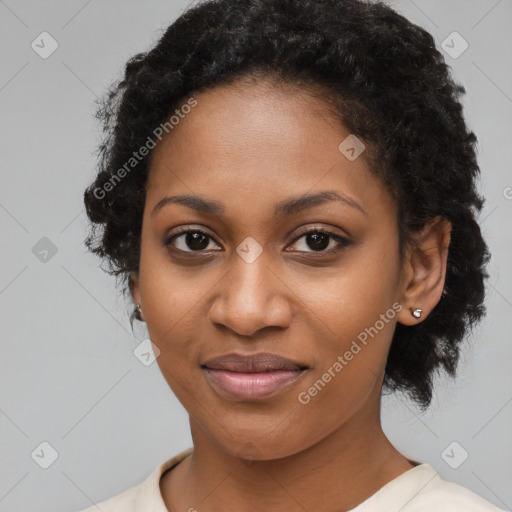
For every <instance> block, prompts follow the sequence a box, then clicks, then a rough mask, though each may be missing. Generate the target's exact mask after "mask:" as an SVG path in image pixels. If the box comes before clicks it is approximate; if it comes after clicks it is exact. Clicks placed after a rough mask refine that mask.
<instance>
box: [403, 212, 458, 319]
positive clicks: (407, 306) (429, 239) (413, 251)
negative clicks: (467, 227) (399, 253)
mask: <svg viewBox="0 0 512 512" xmlns="http://www.w3.org/2000/svg"><path fill="white" fill-rule="evenodd" d="M451 229H452V225H451V223H450V222H449V221H448V220H446V219H445V218H444V217H441V216H437V217H435V218H434V219H432V220H431V221H429V222H428V223H427V224H426V225H425V227H424V228H423V229H422V230H421V231H420V232H419V233H418V234H417V235H416V236H415V237H414V238H415V243H414V244H412V245H411V246H410V247H408V249H407V251H406V255H405V258H404V267H403V274H402V292H401V293H402V300H401V304H402V306H403V309H402V310H401V311H400V312H399V314H398V315H397V320H398V322H400V323H401V324H404V325H415V324H417V323H418V322H421V321H422V320H424V319H425V318H426V317H427V316H428V315H429V313H430V312H431V311H432V310H433V309H434V308H435V306H436V305H437V303H438V302H439V300H440V299H441V295H442V293H443V289H444V282H445V277H446V262H447V259H448V247H449V245H450V233H451ZM411 309H413V310H414V309H421V310H422V312H421V318H419V319H418V318H415V317H414V316H413V315H412V312H411Z"/></svg>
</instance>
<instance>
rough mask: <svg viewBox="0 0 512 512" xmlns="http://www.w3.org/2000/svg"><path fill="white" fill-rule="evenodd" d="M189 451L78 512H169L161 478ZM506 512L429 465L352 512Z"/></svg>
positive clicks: (391, 484) (387, 486) (389, 485)
mask: <svg viewBox="0 0 512 512" xmlns="http://www.w3.org/2000/svg"><path fill="white" fill-rule="evenodd" d="M192 450H193V448H189V449H187V450H185V451H183V452H181V453H179V454H177V455H175V456H174V457H172V458H170V459H168V460H167V461H165V462H162V463H161V464H160V465H158V466H157V467H156V468H155V469H154V470H153V472H152V473H151V474H150V475H149V476H148V477H147V478H146V479H145V480H144V481H143V482H141V483H140V484H138V485H135V486H133V487H130V488H129V489H126V490H125V491H123V492H121V493H119V494H117V495H115V496H112V497H111V498H107V499H105V500H103V501H101V502H98V503H97V505H92V506H91V507H89V508H87V509H84V510H81V511H79V512H98V510H101V511H102V512H169V511H168V510H167V507H166V506H165V503H164V501H163V498H162V494H161V493H160V477H161V476H162V475H163V473H165V471H167V470H169V469H171V468H173V467H174V466H176V465H177V464H178V463H179V462H181V461H182V460H183V459H184V458H185V457H186V456H187V455H189V454H190V453H191V452H192ZM392 511H393V512H395V511H396V512H398V511H400V512H505V511H504V510H503V509H499V508H497V507H496V506H495V505H493V504H492V503H490V502H488V501H486V500H485V499H484V498H482V497H481V496H479V495H477V494H475V493H474V492H472V491H470V490H469V489H466V488H465V487H462V486H460V485H458V484H455V483H452V482H447V481H445V480H442V479H441V477H440V476H439V474H438V473H437V472H436V471H435V470H434V469H433V468H432V467H431V466H430V465H429V464H426V463H424V464H419V465H418V466H415V467H414V468H411V469H409V470H408V471H406V472H405V473H402V474H401V475H399V476H397V477H396V478H395V479H393V480H391V481H390V482H388V483H387V484H385V485H384V486H383V487H381V488H380V489H379V490H378V491H377V492H375V493H374V494H372V496H370V497H369V498H367V499H366V500H365V501H363V502H362V503H360V504H359V505H358V506H357V507H355V508H353V509H352V510H351V511H349V512H392Z"/></svg>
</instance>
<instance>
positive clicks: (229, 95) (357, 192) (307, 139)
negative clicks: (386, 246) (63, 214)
mask: <svg viewBox="0 0 512 512" xmlns="http://www.w3.org/2000/svg"><path fill="white" fill-rule="evenodd" d="M193 97H194V99H195V100H196V102H197V105H196V106H195V107H194V108H193V109H191V111H190V112H189V113H188V114H186V115H182V116H181V117H180V120H179V123H178V124H177V125H176V126H174V128H173V129H172V131H170V133H169V134H168V135H166V136H165V137H164V138H163V140H162V141H161V142H160V143H159V144H158V145H157V147H156V148H155V150H154V154H153V158H152V163H151V169H150V174H149V178H148V184H147V204H148V206H152V207H154V206H155V205H156V204H157V203H158V201H161V200H162V197H163V196H165V195H167V194H187V195H199V196H204V197H210V198H212V197H213V198H216V199H218V200H219V201H220V202H222V203H223V204H224V205H226V208H225V210H226V213H227V214H229V213H230V209H231V207H232V209H233V210H234V211H235V210H238V211H240V209H242V210H244V211H246V212H248V211H252V213H254V214H256V213H259V212H260V211H262V210H263V211H265V212H267V213H269V214H270V213H273V212H274V211H275V205H276V203H279V202H282V201H283V200H284V199H286V198H288V197H290V196H297V195H301V194H310V193H315V192H319V191H322V190H327V189H329V190H337V191H338V192H339V193H340V194H343V195H345V196H348V197H354V198H357V202H358V203H360V204H362V205H363V207H365V208H369V207H370V204H371V203H372V201H375V200H376V199H380V200H381V203H382V200H385V199H386V198H385V195H386V192H385V190H384V185H383V184H382V183H381V181H380V180H378V179H377V178H376V177H375V176H374V175H373V174H372V173H371V172H370V170H369V167H368V165H367V162H366V159H365V158H364V157H365V155H364V151H363V153H362V154H361V156H359V157H358V158H356V159H349V158H347V155H346V154H345V153H343V152H342V151H340V144H342V143H343V142H344V141H345V140H347V138H349V139H348V140H349V141H350V140H352V139H350V137H353V136H352V135H351V134H350V132H349V131H347V129H346V128H345V127H343V126H342V125H341V123H340V122H339V121H337V120H335V118H334V113H333V111H332V109H331V108H330V106H328V105H327V104H326V103H325V102H324V101H322V100H321V99H319V98H317V97H314V96H313V95H311V94H310V93H309V92H308V91H304V90H301V89H300V88H298V87H295V86H293V87H287V86H286V85H282V84H279V85H275V84H273V83H269V82H265V81H263V82H260V83H258V82H252V83H240V82H236V83H234V84H229V85H221V86H217V87H215V88H213V89H210V90H207V91H203V92H200V93H197V94H194V95H193ZM384 206H385V207H386V206H387V207H388V208H389V206H390V205H384Z"/></svg>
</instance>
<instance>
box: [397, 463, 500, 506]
mask: <svg viewBox="0 0 512 512" xmlns="http://www.w3.org/2000/svg"><path fill="white" fill-rule="evenodd" d="M430 469H431V472H432V478H431V480H429V482H428V484H427V485H425V487H423V488H422V489H420V490H418V492H417V494H416V495H414V496H413V497H412V499H411V500H410V501H409V503H408V504H407V506H406V507H404V509H403V512H426V511H429V512H431V511H432V510H435V511H436V512H460V511H462V510H463V511H464V512H503V510H502V509H500V508H498V507H497V506H495V505H493V504H492V503H491V502H489V501H487V500H485V499H484V498H482V497H481V496H479V495H478V494H476V493H474V492H473V491H471V490H469V489H467V488H466V487H463V486H462V485H459V484H456V483H454V482H448V481H446V480H443V479H442V478H441V477H440V476H439V474H437V473H436V471H435V470H434V469H433V468H430Z"/></svg>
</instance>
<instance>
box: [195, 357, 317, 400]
mask: <svg viewBox="0 0 512 512" xmlns="http://www.w3.org/2000/svg"><path fill="white" fill-rule="evenodd" d="M201 367H202V368H203V370H204V371H205V372H206V375H207V377H208V381H209V383H210V384H211V385H212V387H213V388H214V390H215V391H217V392H218V393H220V394H221V395H222V396H223V397H225V398H228V399H231V400H237V401H243V400H262V399H264V398H267V397H270V396H273V395H275V394H276V393H278V392H280V391H282V390H284V389H285V388H287V387H289V386H290V385H291V384H293V383H294V382H296V381H297V380H298V379H299V378H300V377H301V376H302V375H303V374H304V373H305V372H306V371H307V370H308V369H309V367H308V366H306V365H304V364H301V363H297V362H295V361H292V360H290V359H287V358H284V357H281V356H278V355H275V354H269V353H260V354H253V355H247V356H242V355H239V354H227V355H225V356H221V357H217V358H214V359H210V360H208V361H206V362H205V363H204V364H203V365H201Z"/></svg>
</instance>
